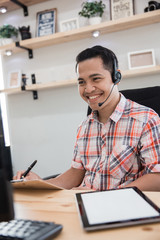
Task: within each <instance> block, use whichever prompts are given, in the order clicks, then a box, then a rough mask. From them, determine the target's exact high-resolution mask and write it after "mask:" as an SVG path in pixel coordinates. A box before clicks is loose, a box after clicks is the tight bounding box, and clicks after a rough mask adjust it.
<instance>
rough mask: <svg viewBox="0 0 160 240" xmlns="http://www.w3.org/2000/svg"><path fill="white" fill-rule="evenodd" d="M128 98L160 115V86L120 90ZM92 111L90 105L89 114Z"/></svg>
mask: <svg viewBox="0 0 160 240" xmlns="http://www.w3.org/2000/svg"><path fill="white" fill-rule="evenodd" d="M120 92H121V93H122V94H123V95H124V96H125V97H126V98H128V99H130V100H132V101H135V102H137V103H139V104H142V105H144V106H147V107H150V108H152V109H153V110H154V111H155V112H157V113H158V114H159V116H160V86H155V87H147V88H137V89H128V90H122V91H120ZM91 112H92V110H91V108H90V107H88V110H87V116H88V115H89V114H90V113H91Z"/></svg>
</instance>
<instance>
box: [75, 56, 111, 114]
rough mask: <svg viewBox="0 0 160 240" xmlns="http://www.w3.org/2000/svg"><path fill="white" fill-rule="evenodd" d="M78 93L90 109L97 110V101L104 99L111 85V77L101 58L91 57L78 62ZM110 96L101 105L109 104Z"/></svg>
mask: <svg viewBox="0 0 160 240" xmlns="http://www.w3.org/2000/svg"><path fill="white" fill-rule="evenodd" d="M78 84H79V93H80V96H81V97H82V98H83V100H84V101H86V102H87V103H88V105H89V106H90V107H91V109H92V110H99V109H100V108H102V107H99V105H98V103H101V102H103V101H105V99H106V98H107V97H108V95H109V93H110V91H111V88H112V86H113V82H112V77H111V74H110V72H109V71H108V70H106V69H105V68H104V66H103V62H102V60H101V58H99V57H96V58H91V59H87V60H84V61H82V62H80V63H79V64H78ZM111 99H112V97H110V98H109V99H108V100H107V101H106V103H104V104H103V107H104V106H106V105H107V104H109V102H110V101H111Z"/></svg>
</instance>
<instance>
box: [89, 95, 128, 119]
mask: <svg viewBox="0 0 160 240" xmlns="http://www.w3.org/2000/svg"><path fill="white" fill-rule="evenodd" d="M120 95H121V98H120V101H119V103H118V104H117V106H116V108H115V110H114V112H113V113H112V114H111V116H110V119H112V120H113V121H114V122H118V120H119V119H120V118H121V116H122V114H123V112H124V109H125V105H126V102H127V100H126V98H125V97H124V96H123V94H122V93H120ZM88 118H89V120H91V119H92V120H93V119H94V120H96V121H98V113H97V111H93V112H92V113H91V114H90V115H89V116H88Z"/></svg>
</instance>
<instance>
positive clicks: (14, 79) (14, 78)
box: [7, 70, 21, 88]
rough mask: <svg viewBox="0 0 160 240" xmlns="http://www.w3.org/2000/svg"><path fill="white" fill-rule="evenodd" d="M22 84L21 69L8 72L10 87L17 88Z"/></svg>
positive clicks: (8, 85)
mask: <svg viewBox="0 0 160 240" xmlns="http://www.w3.org/2000/svg"><path fill="white" fill-rule="evenodd" d="M20 86H21V71H20V70H14V71H11V72H9V73H8V84H7V87H8V88H17V87H20Z"/></svg>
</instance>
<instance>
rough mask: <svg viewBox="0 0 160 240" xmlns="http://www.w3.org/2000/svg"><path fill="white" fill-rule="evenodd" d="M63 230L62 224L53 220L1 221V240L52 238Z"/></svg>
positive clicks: (47, 239)
mask: <svg viewBox="0 0 160 240" xmlns="http://www.w3.org/2000/svg"><path fill="white" fill-rule="evenodd" d="M61 230H62V225H61V224H55V223H53V222H43V221H32V220H26V219H15V220H11V221H9V222H0V240H2V239H3V240H50V239H53V238H54V237H56V236H57V235H58V234H59V233H60V231H61Z"/></svg>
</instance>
